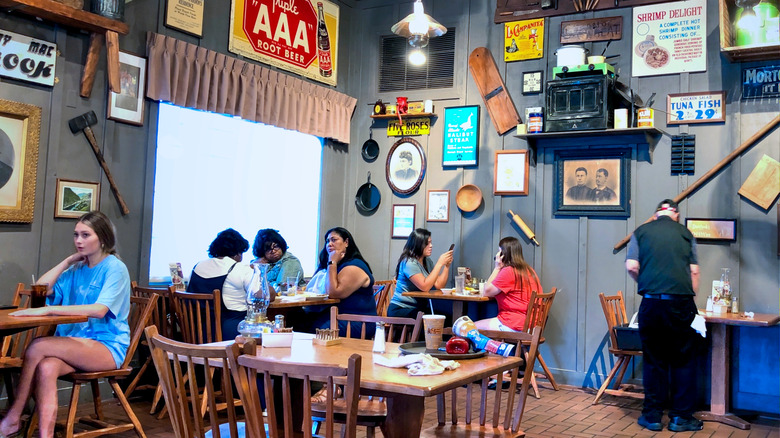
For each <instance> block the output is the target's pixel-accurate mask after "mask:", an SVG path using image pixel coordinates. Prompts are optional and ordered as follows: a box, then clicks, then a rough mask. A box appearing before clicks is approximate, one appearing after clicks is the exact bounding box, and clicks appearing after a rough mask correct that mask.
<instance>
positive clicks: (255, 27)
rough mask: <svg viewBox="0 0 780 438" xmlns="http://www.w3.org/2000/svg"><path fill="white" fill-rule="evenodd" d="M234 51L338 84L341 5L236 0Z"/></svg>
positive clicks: (314, 0) (231, 47) (299, 0)
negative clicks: (339, 6) (337, 50)
mask: <svg viewBox="0 0 780 438" xmlns="http://www.w3.org/2000/svg"><path fill="white" fill-rule="evenodd" d="M232 3H233V4H232V13H231V23H230V24H231V25H230V44H229V50H230V51H231V52H234V53H238V54H240V55H243V56H246V57H248V58H252V59H256V60H258V61H261V62H265V63H267V64H271V65H274V66H276V67H279V68H281V69H284V70H288V71H291V72H294V73H298V74H300V75H303V76H306V77H309V78H312V79H315V80H318V81H320V82H325V83H328V84H331V85H336V74H335V73H336V68H335V59H336V56H335V51H336V48H337V40H338V39H337V37H338V12H339V10H338V6H336V5H334V4H332V3H330V2H329V1H327V0H233V2H232Z"/></svg>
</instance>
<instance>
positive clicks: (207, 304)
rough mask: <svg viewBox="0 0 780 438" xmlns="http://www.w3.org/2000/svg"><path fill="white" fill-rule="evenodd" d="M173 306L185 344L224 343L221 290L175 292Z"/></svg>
mask: <svg viewBox="0 0 780 438" xmlns="http://www.w3.org/2000/svg"><path fill="white" fill-rule="evenodd" d="M173 304H174V307H176V316H177V319H178V321H179V325H180V327H181V331H182V339H183V340H184V342H187V343H189V344H207V343H210V342H219V341H222V317H221V309H222V301H221V299H220V293H219V289H214V292H211V293H192V292H181V291H174V293H173Z"/></svg>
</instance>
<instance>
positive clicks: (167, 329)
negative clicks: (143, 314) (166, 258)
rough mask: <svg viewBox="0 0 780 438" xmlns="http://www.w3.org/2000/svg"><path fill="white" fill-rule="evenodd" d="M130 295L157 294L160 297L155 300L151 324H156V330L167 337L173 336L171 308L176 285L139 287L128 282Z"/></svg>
mask: <svg viewBox="0 0 780 438" xmlns="http://www.w3.org/2000/svg"><path fill="white" fill-rule="evenodd" d="M130 287H131V288H132V296H135V297H149V296H151V295H152V294H157V295H159V296H160V299H159V300H157V308H156V309H154V312H153V313H152V324H153V325H155V326H157V330H159V332H160V333H161V334H162V335H163V336H165V337H168V338H171V339H173V338H175V336H174V333H175V332H176V329H175V327H176V312H174V309H173V301H172V299H173V293H174V292H176V286H174V285H170V286H167V287H141V286H139V285H138V283H137V282H135V281H133V282H132V283H130Z"/></svg>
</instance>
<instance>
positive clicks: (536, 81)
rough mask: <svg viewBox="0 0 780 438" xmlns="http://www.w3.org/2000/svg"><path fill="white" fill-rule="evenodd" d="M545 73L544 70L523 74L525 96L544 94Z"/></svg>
mask: <svg viewBox="0 0 780 438" xmlns="http://www.w3.org/2000/svg"><path fill="white" fill-rule="evenodd" d="M543 79H544V72H543V71H542V70H537V71H527V72H524V73H523V94H537V93H541V92H542V87H543V86H544V80H543Z"/></svg>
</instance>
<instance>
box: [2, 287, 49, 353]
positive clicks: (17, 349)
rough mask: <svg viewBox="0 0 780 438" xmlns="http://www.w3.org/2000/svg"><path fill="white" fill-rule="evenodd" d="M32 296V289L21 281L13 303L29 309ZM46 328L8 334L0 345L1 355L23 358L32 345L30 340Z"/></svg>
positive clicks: (18, 306)
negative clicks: (26, 287)
mask: <svg viewBox="0 0 780 438" xmlns="http://www.w3.org/2000/svg"><path fill="white" fill-rule="evenodd" d="M31 296H32V290H31V289H25V287H24V283H19V284H17V285H16V291H15V292H14V299H13V301H12V302H11V304H12V305H14V306H16V307H17V308H18V309H27V308H29V307H30V297H31ZM46 329H47V328H46V327H38V328H35V329H30V330H24V331H21V332H19V333H14V334H13V335H10V336H6V337H5V338H4V339H3V343H2V346H0V357H15V358H19V359H21V358H22V356H23V355H24V351H25V350H27V347H28V346H29V345H30V342H32V340H33V339H35V338H36V337H38V336H40V335H41V334H43V333H44V332H45V331H46Z"/></svg>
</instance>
